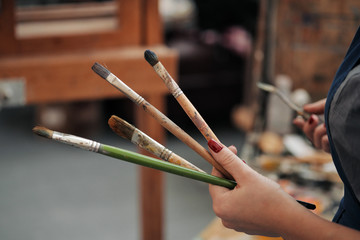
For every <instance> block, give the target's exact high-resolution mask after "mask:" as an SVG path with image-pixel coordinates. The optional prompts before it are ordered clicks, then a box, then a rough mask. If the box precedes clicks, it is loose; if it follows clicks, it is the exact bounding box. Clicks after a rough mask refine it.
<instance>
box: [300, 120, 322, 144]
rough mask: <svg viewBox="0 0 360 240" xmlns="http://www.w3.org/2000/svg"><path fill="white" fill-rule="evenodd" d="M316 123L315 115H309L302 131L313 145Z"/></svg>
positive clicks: (317, 121)
mask: <svg viewBox="0 0 360 240" xmlns="http://www.w3.org/2000/svg"><path fill="white" fill-rule="evenodd" d="M318 123H319V118H318V117H317V116H316V115H311V116H310V118H309V120H308V121H307V122H305V124H304V125H303V131H304V133H305V135H306V136H307V137H308V138H309V140H310V141H311V142H312V143H314V131H315V128H316V127H317V126H318Z"/></svg>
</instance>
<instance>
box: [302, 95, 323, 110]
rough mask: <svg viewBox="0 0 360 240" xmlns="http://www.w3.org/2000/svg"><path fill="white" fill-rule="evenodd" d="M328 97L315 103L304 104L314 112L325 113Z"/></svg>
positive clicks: (305, 107) (305, 108)
mask: <svg viewBox="0 0 360 240" xmlns="http://www.w3.org/2000/svg"><path fill="white" fill-rule="evenodd" d="M325 104H326V98H325V99H321V100H319V101H317V102H314V103H309V104H306V105H304V110H305V111H307V112H309V113H313V114H323V113H324V111H325Z"/></svg>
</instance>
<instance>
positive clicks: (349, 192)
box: [325, 28, 360, 230]
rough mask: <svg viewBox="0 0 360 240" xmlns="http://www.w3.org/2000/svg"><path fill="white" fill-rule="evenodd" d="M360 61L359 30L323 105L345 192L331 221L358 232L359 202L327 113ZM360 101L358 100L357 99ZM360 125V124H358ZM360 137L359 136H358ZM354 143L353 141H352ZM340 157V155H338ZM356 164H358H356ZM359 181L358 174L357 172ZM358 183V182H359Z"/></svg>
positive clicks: (334, 156) (333, 156) (359, 222)
mask: <svg viewBox="0 0 360 240" xmlns="http://www.w3.org/2000/svg"><path fill="white" fill-rule="evenodd" d="M359 59H360V28H359V29H358V30H357V32H356V34H355V37H354V39H353V41H352V43H351V45H350V47H349V50H348V52H347V54H346V56H345V58H344V61H343V62H342V64H341V65H340V67H339V69H338V71H337V73H336V75H335V78H334V81H333V83H332V85H331V88H330V90H329V93H328V96H327V101H326V105H325V124H326V129H327V134H328V136H329V144H330V150H331V155H332V158H333V161H334V164H335V166H336V169H337V171H338V173H339V176H340V178H341V180H342V181H343V183H344V186H345V192H344V197H343V199H342V201H341V203H340V206H339V209H338V211H337V213H336V215H335V217H334V219H333V221H334V222H337V223H339V224H342V225H345V226H348V227H351V228H354V229H357V230H360V202H359V200H358V199H357V197H356V195H355V193H354V190H353V188H352V186H351V184H350V182H349V178H348V176H347V175H346V172H345V171H344V169H343V167H342V163H341V162H340V159H341V158H339V154H341V153H338V152H337V151H336V149H335V144H334V140H333V138H332V135H331V132H332V129H331V127H332V123H331V121H330V122H329V113H330V107H331V104H335V103H332V101H333V98H334V96H335V94H336V92H337V90H338V89H339V87H340V86H341V84H342V83H343V81H344V80H345V79H346V77H347V75H348V74H349V72H350V71H351V70H352V69H353V68H354V67H355V66H356V65H357V64H358V63H359ZM359 101H360V98H359ZM359 125H360V122H359ZM359 137H360V136H359ZM354 141H355V139H354ZM358 144H359V148H358V149H359V150H357V151H358V152H359V154H360V142H359V143H358ZM340 157H341V155H340ZM357 164H360V162H359V163H357ZM359 179H360V172H359ZM359 181H360V180H359Z"/></svg>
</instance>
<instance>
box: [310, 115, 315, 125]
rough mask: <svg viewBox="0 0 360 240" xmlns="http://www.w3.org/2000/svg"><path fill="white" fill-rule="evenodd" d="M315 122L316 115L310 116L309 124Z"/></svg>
mask: <svg viewBox="0 0 360 240" xmlns="http://www.w3.org/2000/svg"><path fill="white" fill-rule="evenodd" d="M313 122H314V117H313V116H310V118H309V124H312V123H313Z"/></svg>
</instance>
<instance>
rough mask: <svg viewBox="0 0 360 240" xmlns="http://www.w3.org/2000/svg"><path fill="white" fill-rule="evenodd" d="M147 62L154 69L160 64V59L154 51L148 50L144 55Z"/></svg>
mask: <svg viewBox="0 0 360 240" xmlns="http://www.w3.org/2000/svg"><path fill="white" fill-rule="evenodd" d="M144 57H145V60H146V61H147V62H148V63H150V65H151V66H152V67H153V66H154V65H155V64H157V63H158V62H159V59H158V57H157V56H156V54H155V53H154V52H153V51H150V50H146V51H145V53H144Z"/></svg>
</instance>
